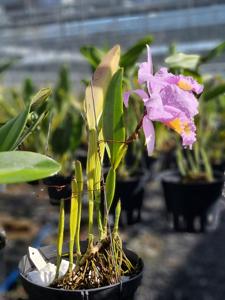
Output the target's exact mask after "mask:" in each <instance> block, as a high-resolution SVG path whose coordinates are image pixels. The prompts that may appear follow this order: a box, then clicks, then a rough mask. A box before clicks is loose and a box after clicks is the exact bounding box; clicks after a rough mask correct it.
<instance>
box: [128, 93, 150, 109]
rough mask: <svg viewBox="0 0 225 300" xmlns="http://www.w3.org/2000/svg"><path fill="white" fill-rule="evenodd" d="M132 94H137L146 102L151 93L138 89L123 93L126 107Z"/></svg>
mask: <svg viewBox="0 0 225 300" xmlns="http://www.w3.org/2000/svg"><path fill="white" fill-rule="evenodd" d="M131 94H137V95H138V96H139V97H140V98H141V99H143V101H144V102H145V101H147V99H148V98H149V95H148V94H147V93H146V92H145V91H143V90H139V89H138V90H131V91H128V92H125V93H124V95H123V102H124V105H125V106H126V107H128V101H129V97H130V95H131Z"/></svg>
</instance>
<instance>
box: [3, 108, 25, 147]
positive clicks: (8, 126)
mask: <svg viewBox="0 0 225 300" xmlns="http://www.w3.org/2000/svg"><path fill="white" fill-rule="evenodd" d="M29 111H30V106H28V107H27V108H26V109H25V110H24V111H23V112H21V113H20V114H19V115H18V116H17V117H15V118H13V119H11V120H9V121H8V122H6V123H5V124H4V125H3V126H2V127H1V128H0V151H9V150H12V149H13V146H14V145H15V144H16V143H17V141H18V139H19V138H20V136H21V134H22V132H23V130H24V127H25V125H26V122H27V119H28V115H29Z"/></svg>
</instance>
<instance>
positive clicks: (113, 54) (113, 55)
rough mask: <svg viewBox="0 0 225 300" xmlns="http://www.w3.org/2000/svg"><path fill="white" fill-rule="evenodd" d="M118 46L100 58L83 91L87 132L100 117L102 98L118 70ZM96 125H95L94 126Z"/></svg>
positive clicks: (93, 127)
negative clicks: (88, 83) (90, 79)
mask: <svg viewBox="0 0 225 300" xmlns="http://www.w3.org/2000/svg"><path fill="white" fill-rule="evenodd" d="M119 60H120V46H119V45H115V46H114V47H113V48H112V49H110V50H109V51H108V52H107V53H106V55H105V56H104V57H103V58H102V60H101V63H100V64H99V65H98V67H97V69H96V70H95V72H94V74H93V77H92V84H90V85H89V86H88V87H87V88H86V91H85V101H84V110H85V114H86V118H87V123H88V128H89V130H92V129H95V128H96V126H98V124H99V120H100V118H101V115H102V111H103V105H104V98H105V95H106V92H107V89H108V86H109V83H110V81H111V79H112V76H113V74H114V73H115V72H116V71H117V70H118V66H119ZM96 123H97V124H96Z"/></svg>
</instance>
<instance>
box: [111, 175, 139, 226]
mask: <svg viewBox="0 0 225 300" xmlns="http://www.w3.org/2000/svg"><path fill="white" fill-rule="evenodd" d="M143 198H144V184H143V183H142V177H141V176H140V177H139V176H137V177H130V178H127V179H125V180H122V179H118V180H117V183H116V193H115V197H114V199H115V201H114V203H113V205H112V210H114V209H115V207H116V204H117V202H118V200H119V199H120V200H121V207H122V210H123V211H125V212H126V218H127V220H126V222H127V224H128V225H131V224H134V223H137V222H140V221H141V209H142V205H143Z"/></svg>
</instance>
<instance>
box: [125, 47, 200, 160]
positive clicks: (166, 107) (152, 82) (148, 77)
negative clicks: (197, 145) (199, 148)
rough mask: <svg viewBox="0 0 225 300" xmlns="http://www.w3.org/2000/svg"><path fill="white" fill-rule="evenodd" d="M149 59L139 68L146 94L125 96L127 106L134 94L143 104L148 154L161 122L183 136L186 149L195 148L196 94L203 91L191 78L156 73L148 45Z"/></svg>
mask: <svg viewBox="0 0 225 300" xmlns="http://www.w3.org/2000/svg"><path fill="white" fill-rule="evenodd" d="M147 51H148V59H147V62H143V63H141V64H140V65H139V71H138V81H139V83H140V84H143V83H145V84H146V86H147V92H145V91H144V90H142V89H137V90H133V91H128V92H126V93H125V94H124V104H125V106H126V107H127V106H128V101H129V97H130V95H131V94H132V93H135V94H137V95H138V96H139V97H140V98H141V99H142V100H143V102H144V105H145V109H146V114H145V116H144V118H143V123H142V126H143V130H144V134H145V139H146V145H147V150H148V154H149V155H150V154H152V152H153V150H154V145H155V131H154V126H153V123H152V121H159V122H161V123H163V124H165V125H166V126H168V127H169V128H172V129H173V130H175V131H176V132H177V133H178V134H180V136H181V137H182V141H183V146H188V147H190V148H192V145H193V143H194V142H195V141H196V127H195V124H194V116H195V115H196V114H198V101H197V99H196V97H195V94H200V93H202V91H203V86H202V85H200V84H199V83H198V82H197V81H195V80H194V79H193V78H192V77H190V76H183V75H174V74H172V73H169V72H168V70H167V68H160V69H159V71H158V72H156V73H155V74H153V65H152V57H151V50H150V47H149V46H147Z"/></svg>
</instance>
